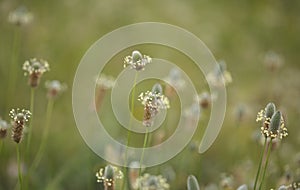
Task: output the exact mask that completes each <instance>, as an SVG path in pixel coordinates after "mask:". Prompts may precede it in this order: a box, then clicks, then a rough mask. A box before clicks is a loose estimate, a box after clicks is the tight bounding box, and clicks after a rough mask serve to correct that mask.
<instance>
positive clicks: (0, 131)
mask: <svg viewBox="0 0 300 190" xmlns="http://www.w3.org/2000/svg"><path fill="white" fill-rule="evenodd" d="M6 136H7V129H0V139H4V138H5V137H6Z"/></svg>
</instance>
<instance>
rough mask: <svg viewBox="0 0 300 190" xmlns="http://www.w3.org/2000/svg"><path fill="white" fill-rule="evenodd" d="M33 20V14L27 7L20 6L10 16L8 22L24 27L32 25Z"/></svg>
mask: <svg viewBox="0 0 300 190" xmlns="http://www.w3.org/2000/svg"><path fill="white" fill-rule="evenodd" d="M32 19H33V14H32V13H30V12H29V11H28V10H27V8H26V7H25V6H20V7H18V8H17V9H16V10H14V11H12V12H10V13H9V15H8V22H10V23H12V24H15V25H17V26H22V25H26V24H28V23H30V22H31V21H32Z"/></svg>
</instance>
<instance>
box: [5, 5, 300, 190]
mask: <svg viewBox="0 0 300 190" xmlns="http://www.w3.org/2000/svg"><path fill="white" fill-rule="evenodd" d="M20 5H25V6H26V7H27V8H28V9H29V11H31V12H32V13H33V14H34V20H33V22H32V23H30V24H29V25H27V26H22V27H17V26H15V25H12V24H10V23H8V21H7V18H8V14H9V12H11V11H12V10H14V9H16V8H17V7H18V6H20ZM299 10H300V1H292V0H290V1H283V0H273V1H270V0H267V1H260V0H253V1H246V0H240V1H234V0H230V1H208V0H192V1H179V0H172V1H171V0H165V1H157V0H152V1H137V0H132V1H129V0H128V1H125V0H112V1H107V0H106V1H104V0H101V1H90V0H87V1H79V0H59V1H57V0H52V1H38V0H31V1H25V0H24V1H16V0H0V31H1V33H0V34H1V35H0V42H1V44H0V85H1V90H0V92H1V93H0V116H1V117H2V118H4V119H6V120H8V119H9V117H8V110H9V109H11V108H16V107H21V108H22V107H25V108H26V107H27V108H28V107H29V97H30V88H29V87H28V85H27V79H26V77H24V76H23V71H22V70H21V66H22V64H23V63H24V61H25V60H27V59H29V58H31V57H39V58H43V59H46V60H47V61H48V62H49V64H50V68H51V71H50V72H48V73H45V75H44V76H43V78H42V84H43V83H44V81H46V80H53V79H58V80H60V81H64V82H65V83H66V84H67V85H68V90H67V92H66V93H65V94H63V95H62V96H61V97H60V98H59V99H57V100H56V101H55V107H54V112H53V115H52V120H51V131H50V135H49V141H48V146H47V151H46V153H45V155H44V156H43V160H42V162H41V164H40V167H39V168H38V169H37V171H36V172H34V174H33V176H32V181H31V185H32V188H33V189H46V188H49V189H97V183H96V178H95V172H96V171H97V170H98V169H99V168H100V167H103V166H105V165H106V164H107V162H105V161H104V160H102V159H101V158H99V157H98V156H97V155H96V154H94V153H93V152H92V151H91V150H90V149H89V148H88V147H87V145H86V144H85V142H84V141H83V139H82V138H81V136H80V134H79V132H78V130H77V128H76V125H75V122H74V118H73V114H72V104H71V100H72V95H71V92H72V82H73V78H74V74H75V72H76V68H77V66H78V64H79V62H80V59H81V58H82V56H83V55H84V53H85V52H86V51H87V50H88V48H89V47H90V46H91V45H92V44H93V43H94V42H95V41H96V40H98V39H99V38H101V36H103V35H105V34H106V33H108V32H110V31H112V30H114V29H117V28H119V27H122V26H125V25H128V24H133V23H137V22H145V21H151V22H164V23H169V24H173V25H177V26H179V27H182V28H185V29H186V30H188V31H190V32H192V33H193V34H195V35H196V36H198V37H199V38H200V39H201V40H202V41H203V42H204V43H205V44H206V45H207V47H208V48H209V49H210V50H211V51H212V53H213V54H214V56H215V57H216V59H217V60H220V59H222V60H225V61H226V63H227V69H228V70H229V71H230V72H231V75H232V78H233V83H232V84H230V85H229V86H228V88H227V96H228V100H227V112H226V118H225V121H224V125H223V128H222V131H221V133H220V135H219V137H218V139H217V141H216V142H215V143H214V145H213V146H212V147H211V148H210V149H209V150H208V151H207V152H206V153H204V154H202V155H199V154H198V153H197V152H196V151H194V150H193V149H191V148H190V147H191V146H192V145H191V146H189V147H187V148H186V149H185V150H184V151H183V152H181V153H180V154H179V155H178V156H176V157H175V158H173V159H172V160H170V161H169V162H167V163H165V164H162V165H160V166H156V167H153V168H149V169H147V172H149V173H152V174H159V173H162V172H163V170H164V169H165V168H169V167H171V168H173V170H174V171H175V173H176V180H173V181H170V184H171V189H180V190H182V189H186V178H187V176H188V175H189V174H194V175H196V176H197V178H198V180H199V183H200V184H201V186H205V185H208V184H210V183H215V184H219V183H220V181H221V174H222V173H227V174H230V175H233V176H234V179H235V183H234V187H236V186H238V185H241V184H242V183H247V184H250V183H251V182H253V180H254V176H255V172H256V168H257V163H258V158H259V153H260V149H261V146H260V145H259V143H257V142H255V141H254V140H253V134H254V132H255V131H256V130H257V129H258V128H259V124H258V123H256V122H255V118H256V113H257V112H258V111H259V110H260V109H262V108H263V107H264V106H265V105H266V104H267V103H268V102H270V101H273V102H275V103H276V105H278V106H277V107H279V109H281V110H282V111H283V112H284V114H285V115H286V119H287V121H286V122H287V127H288V129H289V133H290V135H289V137H288V138H286V139H284V142H283V143H281V145H280V147H279V148H278V150H276V152H275V153H274V154H272V155H273V157H272V158H271V159H273V161H274V165H276V167H275V166H274V168H276V170H275V172H273V173H272V172H270V174H269V176H267V178H268V179H267V184H268V186H267V187H268V188H271V187H276V186H277V185H278V183H279V181H280V178H281V177H282V176H283V175H284V174H285V172H286V170H287V169H286V165H288V164H290V165H291V166H290V167H292V169H291V171H292V172H293V173H295V172H296V170H297V169H298V170H299V165H298V166H295V167H294V166H293V165H292V164H291V163H292V161H293V160H294V157H295V155H296V153H297V152H300V150H299V145H300V140H299V136H300V132H299V130H298V128H299V124H298V123H297V122H298V118H299V114H300V101H299V97H300V80H299V79H300V65H299V60H300V54H299V49H300V38H299V34H300V24H299V23H300V12H299ZM16 33H19V35H20V39H21V42H20V56H19V58H18V67H17V68H18V70H15V71H14V72H15V73H16V75H17V83H16V86H15V89H16V90H15V93H13V94H7V93H8V92H7V89H8V85H9V81H8V80H9V73H10V71H9V68H10V66H9V65H10V64H11V61H12V56H13V53H12V51H13V50H12V49H13V39H14V35H15V34H16ZM135 48H139V49H140V50H141V52H145V53H146V54H149V55H155V57H156V56H157V57H161V58H166V59H168V60H171V61H174V62H176V63H177V64H178V65H180V64H182V62H184V61H186V58H185V57H183V56H182V55H178V54H176V52H175V53H174V52H172V50H168V49H164V48H162V49H159V50H157V49H156V48H153V47H152V48H151V47H147V46H141V47H133V48H129V49H127V50H124V52H121V53H120V55H119V56H116V57H115V58H114V61H112V63H111V64H110V65H109V66H108V67H107V68H106V70H105V71H106V72H107V73H109V74H111V75H113V76H117V74H118V72H120V71H121V70H122V69H123V60H122V56H124V55H127V54H130V52H131V51H132V50H133V49H135ZM270 50H271V51H274V52H277V53H278V54H280V55H281V56H282V57H283V58H284V65H283V67H282V68H280V69H279V70H278V71H277V72H273V73H272V72H270V71H268V70H267V69H266V67H265V66H264V64H263V61H264V55H265V54H266V52H268V51H270ZM185 69H186V71H187V72H188V73H192V74H191V75H193V76H194V79H195V80H194V81H198V84H197V86H198V87H199V88H198V89H197V90H198V92H199V93H200V92H202V91H207V90H208V88H207V85H206V83H205V81H204V78H203V76H201V77H200V78H199V80H196V79H197V78H195V77H196V76H197V74H196V73H194V74H193V67H188V68H185ZM152 84H153V83H151V82H150V83H149V84H146V87H147V86H149V88H151V85H152ZM109 95H110V93H107V94H106V97H105V100H109ZM8 96H9V97H10V98H9V99H10V102H7V97H8ZM106 102H107V101H106ZM46 104H47V100H46V90H45V89H44V87H43V85H41V86H39V87H38V90H37V92H36V105H35V115H34V121H33V122H34V123H33V125H35V129H34V135H33V143H32V146H33V147H32V149H33V154H34V150H35V149H36V148H37V147H38V143H39V142H40V134H41V133H42V131H43V124H44V122H45V110H46ZM241 104H243V105H245V106H246V108H247V111H246V115H245V118H244V119H243V120H242V121H241V122H240V123H239V124H237V120H236V115H235V111H236V109H237V107H238V106H239V105H241ZM103 107H106V108H107V109H108V111H111V110H110V108H109V105H108V103H107V104H104V105H103ZM140 109H142V108H140ZM209 113H210V112H209V110H205V111H203V113H202V117H201V121H200V123H199V126H200V127H199V131H198V133H197V134H196V135H195V138H194V140H193V142H192V144H193V143H194V142H195V141H197V143H198V144H199V141H200V139H199V137H200V136H201V135H202V134H201V131H203V129H202V128H201V126H205V125H206V123H207V121H208V118H209ZM105 114H106V115H105V116H103V117H104V118H107V119H108V120H112V119H110V117H112V115H110V114H112V113H111V112H108V113H105ZM100 115H101V113H100ZM170 117H171V116H170ZM111 125H115V124H114V121H111ZM237 125H238V126H237ZM25 138H26V137H25ZM118 138H120V139H122V138H125V136H119V137H118ZM139 141H140V140H139V139H137V143H138V142H139ZM198 144H196V145H198ZM3 150H4V151H2V152H1V155H0V167H1V170H0V189H12V188H13V187H14V185H15V183H16V178H14V177H12V176H10V175H9V174H8V172H7V170H8V169H7V168H8V167H9V164H10V163H11V162H14V160H15V148H14V143H13V142H12V141H11V139H10V138H6V139H5V140H4V149H3ZM178 163H180V164H178ZM245 165H246V166H245ZM245 168H246V169H245ZM270 168H272V165H271V167H270ZM271 177H273V178H272V179H276V180H270V178H271Z"/></svg>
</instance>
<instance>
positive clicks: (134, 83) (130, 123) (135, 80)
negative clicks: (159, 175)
mask: <svg viewBox="0 0 300 190" xmlns="http://www.w3.org/2000/svg"><path fill="white" fill-rule="evenodd" d="M137 78H138V72H136V73H135V77H134V82H133V88H132V96H131V112H132V115H131V116H130V119H129V130H128V132H127V142H126V148H125V156H124V164H125V168H124V175H125V176H127V166H126V165H127V154H128V146H129V142H130V137H131V125H132V120H133V114H134V100H135V85H136V82H137ZM125 181H126V178H124V180H123V182H122V186H121V189H122V190H123V189H124V188H125Z"/></svg>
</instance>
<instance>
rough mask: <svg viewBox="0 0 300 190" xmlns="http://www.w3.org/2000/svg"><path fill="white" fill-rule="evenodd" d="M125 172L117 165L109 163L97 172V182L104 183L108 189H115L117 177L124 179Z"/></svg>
mask: <svg viewBox="0 0 300 190" xmlns="http://www.w3.org/2000/svg"><path fill="white" fill-rule="evenodd" d="M123 176H124V175H123V173H122V172H121V171H120V170H119V169H118V168H116V167H113V166H111V165H107V166H106V167H105V168H104V169H103V168H101V169H100V170H99V171H98V172H97V173H96V177H97V182H98V183H103V184H104V187H105V189H106V190H109V189H112V190H113V189H114V184H115V180H116V179H122V178H123Z"/></svg>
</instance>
